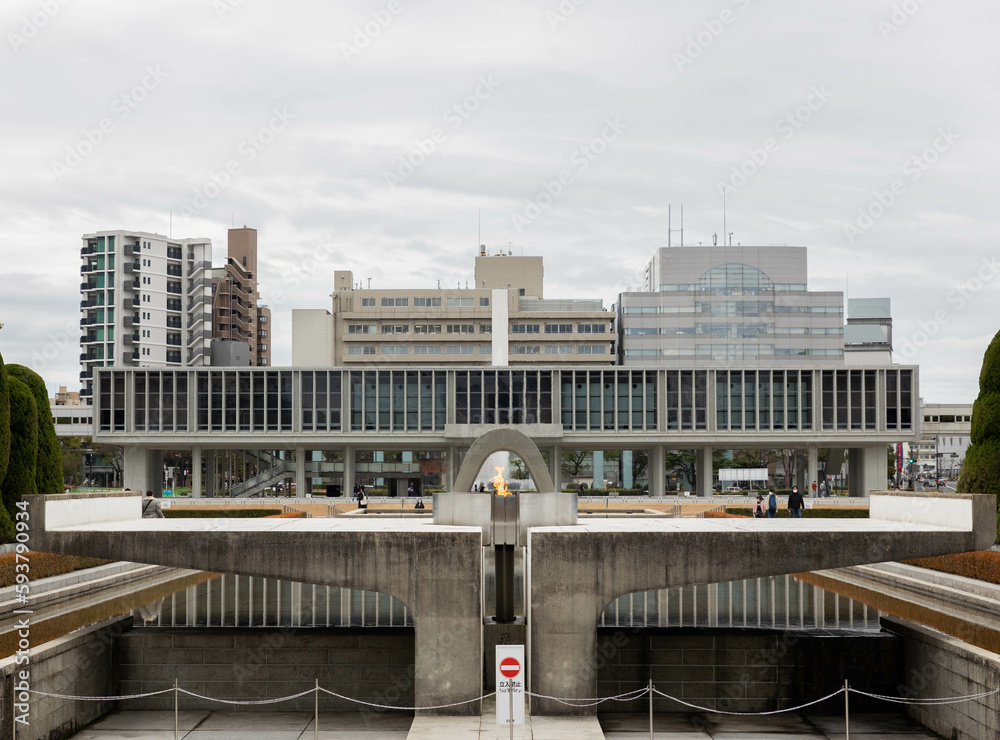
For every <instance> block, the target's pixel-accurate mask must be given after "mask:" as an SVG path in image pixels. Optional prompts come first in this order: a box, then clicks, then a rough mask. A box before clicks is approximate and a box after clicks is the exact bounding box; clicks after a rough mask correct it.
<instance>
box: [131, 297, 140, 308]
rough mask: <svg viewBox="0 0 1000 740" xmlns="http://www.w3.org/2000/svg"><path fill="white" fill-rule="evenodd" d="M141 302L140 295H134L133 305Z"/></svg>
mask: <svg viewBox="0 0 1000 740" xmlns="http://www.w3.org/2000/svg"><path fill="white" fill-rule="evenodd" d="M139 303H140V301H139V296H134V297H133V298H132V305H133V306H138V305H139Z"/></svg>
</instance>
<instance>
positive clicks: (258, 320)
mask: <svg viewBox="0 0 1000 740" xmlns="http://www.w3.org/2000/svg"><path fill="white" fill-rule="evenodd" d="M259 299H260V293H259V292H258V290H257V229H248V228H247V227H245V226H244V227H243V228H241V229H229V243H228V254H227V259H226V264H225V266H224V267H217V268H215V269H213V271H212V337H213V338H214V339H226V340H232V341H236V342H243V343H245V344H247V345H249V347H250V365H252V366H266V365H270V364H271V340H270V337H269V336H268V334H269V331H270V317H271V310H270V309H269V308H268V307H267V306H264V305H260V304H258V303H257V301H258V300H259Z"/></svg>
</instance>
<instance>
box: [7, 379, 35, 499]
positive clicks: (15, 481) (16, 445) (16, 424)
mask: <svg viewBox="0 0 1000 740" xmlns="http://www.w3.org/2000/svg"><path fill="white" fill-rule="evenodd" d="M7 389H8V393H9V395H10V462H9V463H8V465H7V475H6V476H4V479H3V487H2V488H3V503H4V507H5V508H6V510H7V513H8V514H13V513H14V512H16V511H17V506H16V504H17V502H18V501H20V500H21V497H22V496H25V495H30V494H33V493H38V483H37V478H36V472H35V469H36V466H37V464H38V407H37V404H36V403H35V397H34V396H33V395H32V393H31V390H30V389H29V388H28V386H26V385H25V384H24V383H22V382H21V381H20V380H18V379H17V378H15V377H13V376H11V377H8V378H7Z"/></svg>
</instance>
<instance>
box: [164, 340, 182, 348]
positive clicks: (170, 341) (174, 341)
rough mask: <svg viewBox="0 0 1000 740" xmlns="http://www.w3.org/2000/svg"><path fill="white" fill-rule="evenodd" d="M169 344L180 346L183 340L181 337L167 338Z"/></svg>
mask: <svg viewBox="0 0 1000 740" xmlns="http://www.w3.org/2000/svg"><path fill="white" fill-rule="evenodd" d="M167 344H169V345H170V346H171V347H180V346H181V340H180V339H168V340H167Z"/></svg>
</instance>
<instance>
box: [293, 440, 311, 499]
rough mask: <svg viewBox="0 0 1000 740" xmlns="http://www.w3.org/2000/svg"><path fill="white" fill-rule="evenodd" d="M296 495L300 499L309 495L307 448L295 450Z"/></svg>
mask: <svg viewBox="0 0 1000 740" xmlns="http://www.w3.org/2000/svg"><path fill="white" fill-rule="evenodd" d="M295 495H296V496H297V497H299V498H303V497H307V496H308V495H309V480H308V479H307V478H306V448H305V447H296V448H295Z"/></svg>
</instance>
